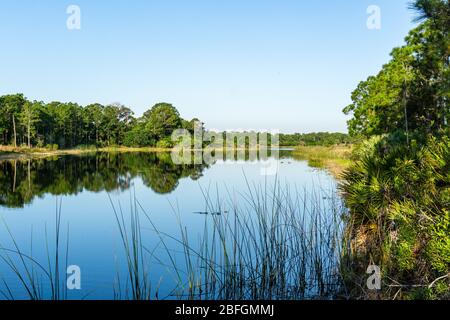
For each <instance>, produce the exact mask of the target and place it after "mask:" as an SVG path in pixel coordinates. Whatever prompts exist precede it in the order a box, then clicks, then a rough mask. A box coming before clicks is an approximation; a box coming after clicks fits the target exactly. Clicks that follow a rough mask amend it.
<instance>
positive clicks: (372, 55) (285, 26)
mask: <svg viewBox="0 0 450 320" xmlns="http://www.w3.org/2000/svg"><path fill="white" fill-rule="evenodd" d="M71 4H76V5H78V6H79V7H80V8H81V14H82V16H81V27H82V28H81V30H79V31H69V30H68V29H67V27H66V20H67V17H68V15H67V14H66V8H67V7H68V6H69V5H71ZM372 4H374V5H378V6H379V7H380V8H381V10H382V11H381V18H382V20H381V21H382V28H381V30H369V29H368V28H367V27H366V21H367V17H368V15H367V13H366V9H367V7H368V6H369V5H372ZM407 4H408V0H369V1H366V0H340V1H339V0H315V1H306V0H221V1H217V0H204V1H199V0H178V1H174V0H164V1H163V0H160V1H149V0H145V1H144V0H142V1H138V0H134V1H133V0H128V1H125V0H111V1H106V0H105V1H100V0H95V1H94V0H73V1H60V0H53V1H51V0H40V1H31V0H28V1H25V0H21V1H18V0H1V4H0V40H1V44H2V45H1V50H0V94H7V93H16V92H23V93H24V94H25V95H26V96H27V97H28V98H29V99H36V100H43V101H45V102H49V101H53V100H59V101H73V102H78V103H80V104H83V105H85V104H88V103H92V102H100V103H103V104H107V103H111V102H121V103H123V104H125V105H127V106H129V107H131V108H132V109H133V110H134V111H135V112H136V114H137V115H141V114H142V113H143V112H144V111H145V110H146V109H148V108H149V107H150V106H152V105H153V104H154V103H156V102H161V101H164V102H170V103H173V104H174V105H175V106H176V107H177V108H178V109H179V111H180V113H181V115H182V116H183V117H185V118H192V117H194V116H196V117H199V118H201V119H202V120H203V121H204V122H206V125H207V127H208V128H216V129H237V128H247V129H249V128H252V129H280V130H282V131H286V132H294V131H295V132H310V131H325V130H326V131H346V123H345V122H346V117H345V116H344V115H342V112H341V110H342V108H343V107H345V106H346V105H347V104H348V103H349V102H350V94H351V91H352V90H353V89H354V88H355V87H356V85H357V84H358V82H359V81H360V80H363V79H365V78H366V77H367V76H369V75H371V74H374V73H376V72H377V71H378V70H379V68H380V67H381V65H382V64H383V63H385V62H387V61H388V58H389V53H390V51H391V49H392V48H393V47H394V46H398V45H401V44H402V43H403V39H404V37H405V36H406V34H407V32H408V30H409V29H411V28H412V27H413V25H412V23H411V19H412V17H413V15H414V13H413V12H411V11H410V10H409V9H408V8H407Z"/></svg>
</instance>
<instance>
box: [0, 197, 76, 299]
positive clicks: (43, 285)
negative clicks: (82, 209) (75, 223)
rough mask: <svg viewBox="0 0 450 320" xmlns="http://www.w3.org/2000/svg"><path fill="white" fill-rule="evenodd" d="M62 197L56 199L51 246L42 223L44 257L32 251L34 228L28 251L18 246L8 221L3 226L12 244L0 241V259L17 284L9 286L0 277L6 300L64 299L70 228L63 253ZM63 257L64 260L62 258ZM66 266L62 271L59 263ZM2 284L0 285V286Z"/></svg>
mask: <svg viewBox="0 0 450 320" xmlns="http://www.w3.org/2000/svg"><path fill="white" fill-rule="evenodd" d="M61 212H62V211H61V201H59V202H58V201H57V204H56V212H55V226H54V228H55V229H54V247H53V248H51V246H50V244H49V234H48V230H47V226H45V230H44V232H45V250H46V256H47V259H46V261H45V262H43V261H39V260H38V259H37V258H35V257H34V255H33V250H34V248H33V245H34V243H33V231H32V232H31V238H30V239H31V240H30V250H29V253H27V252H26V251H25V250H23V249H21V247H20V245H19V243H18V241H17V240H16V238H15V237H14V235H13V233H12V231H11V230H10V228H9V227H8V225H7V224H6V223H5V222H4V221H3V223H4V227H5V229H6V231H7V233H8V235H9V237H10V239H11V243H12V247H11V248H7V247H5V246H3V245H2V244H0V261H3V263H5V265H6V266H7V267H8V269H9V271H10V274H11V275H12V276H13V277H15V278H16V279H17V281H16V282H15V284H16V287H15V288H12V287H11V286H10V284H9V283H8V281H7V280H6V278H3V279H2V280H1V282H2V284H3V286H2V287H3V289H0V295H1V296H3V298H5V299H7V300H15V299H17V298H19V299H29V300H65V299H67V286H66V281H65V279H66V272H65V270H66V269H67V266H68V255H69V245H68V244H69V228H67V239H66V246H65V253H64V251H63V249H64V248H63V247H62V245H63V244H62V242H61ZM63 259H64V260H63ZM64 265H65V268H64V269H63V270H62V271H61V267H62V266H64ZM0 288H1V287H0Z"/></svg>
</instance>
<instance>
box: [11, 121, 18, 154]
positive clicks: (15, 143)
mask: <svg viewBox="0 0 450 320" xmlns="http://www.w3.org/2000/svg"><path fill="white" fill-rule="evenodd" d="M12 121H13V132H14V148H16V147H17V133H16V119H15V117H14V114H13V116H12Z"/></svg>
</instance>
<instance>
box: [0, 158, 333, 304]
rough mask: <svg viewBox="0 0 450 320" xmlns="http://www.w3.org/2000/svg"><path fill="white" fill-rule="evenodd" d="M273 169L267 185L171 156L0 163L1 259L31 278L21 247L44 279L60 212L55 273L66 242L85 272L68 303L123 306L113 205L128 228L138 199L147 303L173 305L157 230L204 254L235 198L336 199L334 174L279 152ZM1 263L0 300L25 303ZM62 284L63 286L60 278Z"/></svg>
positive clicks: (175, 248)
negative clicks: (211, 229)
mask: <svg viewBox="0 0 450 320" xmlns="http://www.w3.org/2000/svg"><path fill="white" fill-rule="evenodd" d="M276 163H277V167H278V170H277V175H275V176H265V175H262V174H261V166H262V163H261V162H260V161H234V160H233V161H223V162H222V161H221V162H217V163H215V164H213V165H209V166H207V165H174V164H173V163H172V161H171V158H170V154H166V153H130V154H112V153H99V154H93V155H83V156H61V157H55V158H50V159H39V160H26V161H12V160H10V161H2V162H0V219H1V220H2V222H1V224H0V246H1V247H2V248H3V249H2V252H0V255H2V257H3V258H5V257H9V259H11V260H10V261H14V263H16V264H17V265H19V267H18V268H19V271H20V272H21V274H22V275H24V274H26V272H27V270H25V269H24V267H23V266H22V265H21V261H20V259H19V258H18V257H17V254H15V253H14V252H12V251H7V250H13V251H14V250H16V251H17V248H20V251H21V252H22V253H23V254H25V253H26V254H27V256H30V257H33V259H34V261H36V262H39V263H40V264H41V265H42V266H43V267H44V268H45V269H47V270H48V269H49V266H50V268H51V269H52V270H53V272H54V268H55V263H54V252H55V233H56V232H55V224H56V216H57V212H58V208H59V206H60V208H61V209H60V210H61V211H60V212H61V230H60V242H61V244H60V251H61V253H60V256H61V257H60V260H61V262H60V264H61V265H62V266H60V267H61V270H62V271H61V272H64V273H65V266H66V242H67V239H68V254H67V257H68V258H67V264H68V265H76V266H79V267H80V270H81V290H71V291H68V293H67V297H68V298H69V299H113V298H115V297H116V298H117V297H122V298H124V297H125V296H126V295H127V293H126V289H120V290H118V289H117V288H118V287H119V286H122V287H123V288H124V287H126V282H127V276H128V268H127V262H126V259H125V256H124V248H123V243H122V240H121V237H120V234H119V227H118V223H117V220H116V216H115V214H114V210H113V206H114V207H115V209H116V212H119V215H120V212H122V214H123V217H124V222H125V224H128V221H129V218H130V211H131V208H133V206H134V205H135V204H136V202H135V201H134V199H136V200H137V201H138V203H139V205H140V206H141V207H142V208H143V210H145V212H146V213H147V214H148V215H149V216H150V217H151V220H152V223H153V224H150V223H148V221H147V220H145V219H142V220H141V224H142V225H141V229H142V237H143V240H142V241H143V242H144V244H145V246H146V248H147V251H148V252H152V255H153V257H150V254H148V256H147V257H146V258H145V260H146V265H151V267H148V270H147V273H148V278H149V282H150V283H151V284H152V295H154V294H155V292H158V298H160V299H162V298H168V299H171V298H176V297H174V296H173V288H174V287H175V284H176V283H177V279H176V275H175V272H173V270H170V268H169V267H168V257H167V254H166V253H165V252H164V250H163V246H162V244H161V239H160V236H159V235H158V234H156V233H155V231H154V230H153V226H157V228H158V230H159V231H160V232H161V233H164V234H167V235H170V236H172V237H174V238H177V239H180V238H181V234H180V233H181V232H180V225H182V226H183V229H182V230H185V231H186V232H187V234H188V235H189V238H190V245H191V246H193V247H196V246H199V245H200V244H199V243H198V242H199V239H200V238H201V237H202V233H203V232H204V228H205V223H206V224H207V223H209V222H208V220H211V219H221V216H224V215H227V214H228V213H229V212H230V211H232V210H233V206H235V205H245V203H239V202H240V201H243V200H242V199H241V198H240V195H242V194H247V193H248V191H249V188H250V189H252V188H261V187H265V188H271V186H273V185H274V184H275V183H278V184H279V185H282V186H286V187H288V188H290V189H291V190H296V191H297V192H300V193H305V194H308V193H309V192H310V193H311V194H313V193H314V194H316V192H317V191H318V190H319V192H320V194H321V196H320V197H321V199H325V198H326V197H327V196H328V195H331V194H334V193H335V190H336V183H335V181H334V179H333V178H332V177H331V176H330V175H328V174H327V173H326V172H324V171H318V170H316V169H313V168H311V167H309V166H308V164H307V162H304V161H300V160H296V159H295V158H294V157H293V156H292V155H291V153H290V151H289V150H283V151H282V152H281V157H280V158H279V159H276ZM316 196H317V195H316ZM206 199H208V201H209V202H211V203H215V204H218V206H219V207H220V208H221V209H220V210H221V212H211V208H210V207H208V206H207V204H206V202H207V201H206ZM213 215H215V217H213ZM8 230H9V231H8ZM14 242H15V243H14ZM169 242H170V241H168V243H169ZM169 246H170V250H172V252H173V253H174V257H175V260H176V261H175V263H176V264H179V265H180V269H182V268H183V264H184V261H183V257H182V255H179V253H180V252H181V251H182V248H181V247H180V246H179V244H177V243H176V242H174V241H172V242H171V243H170V244H169ZM47 247H48V249H47ZM5 249H6V250H5ZM47 250H48V251H47ZM148 252H147V253H148ZM144 255H146V254H144ZM48 257H50V261H48ZM155 257H156V258H155ZM147 260H148V261H147ZM150 260H152V261H150ZM7 261H8V260H1V261H0V278H1V279H0V281H1V282H0V289H1V291H2V293H3V296H1V297H0V298H1V299H5V298H8V297H9V298H11V294H10V293H9V292H11V293H12V296H13V297H14V298H19V299H20V298H28V296H27V293H26V290H25V289H24V286H23V285H22V284H21V283H20V281H19V280H18V277H17V274H15V273H14V272H13V271H12V270H11V266H10V265H8V263H7ZM26 263H27V265H28V267H29V270H32V269H33V270H34V271H32V272H31V273H33V272H34V273H35V275H34V276H33V277H34V278H39V279H41V280H39V281H40V282H41V284H40V285H39V287H40V289H39V290H41V291H42V296H43V297H46V294H48V291H49V289H48V286H49V281H48V280H47V279H46V278H45V277H43V276H42V275H40V274H41V273H42V272H40V269H39V268H38V267H36V266H34V267H33V266H31V265H33V263H31V262H29V261H27V262H26ZM147 263H148V264H147ZM62 279H63V280H62V282H63V281H65V278H64V277H62ZM39 281H38V282H39ZM114 288H115V289H114ZM118 291H121V292H119V293H118ZM115 294H116V296H115Z"/></svg>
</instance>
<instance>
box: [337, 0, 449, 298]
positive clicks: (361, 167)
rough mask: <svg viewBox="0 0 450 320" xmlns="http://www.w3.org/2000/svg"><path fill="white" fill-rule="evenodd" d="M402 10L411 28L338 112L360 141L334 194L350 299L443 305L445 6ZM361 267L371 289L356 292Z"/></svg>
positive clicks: (419, 1) (420, 4) (436, 2)
mask: <svg viewBox="0 0 450 320" xmlns="http://www.w3.org/2000/svg"><path fill="white" fill-rule="evenodd" d="M411 8H412V9H414V10H415V11H416V22H418V24H417V26H416V27H415V28H414V29H412V30H411V31H410V32H409V34H408V35H407V37H406V38H405V44H404V45H403V46H402V47H398V48H394V49H393V50H392V53H391V60H390V61H389V62H387V63H386V64H385V65H383V67H382V68H381V70H380V72H379V73H378V74H376V75H374V76H370V77H368V78H367V80H365V81H362V82H360V83H359V85H358V87H357V88H356V89H355V90H354V92H353V93H352V103H351V104H350V105H349V106H347V107H346V108H345V109H344V113H345V114H347V115H350V116H352V118H351V119H350V120H349V122H348V129H349V133H350V135H351V136H352V137H358V138H359V139H360V140H361V142H360V143H358V144H357V145H355V147H354V148H355V150H354V152H353V153H354V155H353V160H354V161H353V163H352V164H351V166H350V167H349V168H348V170H346V171H345V172H344V175H343V183H342V184H341V187H340V189H341V192H342V195H343V197H344V199H345V204H346V207H347V208H348V210H349V213H350V214H349V220H348V222H347V235H348V236H349V242H348V245H349V246H350V255H349V256H346V257H343V259H344V260H347V272H346V274H347V275H348V283H349V284H353V286H352V288H353V292H352V294H351V296H353V297H355V298H359V299H394V300H395V299H402V300H417V299H419V300H437V299H442V300H448V299H450V175H449V172H450V105H449V97H450V77H449V75H450V59H449V58H450V50H449V48H450V5H449V1H448V0H416V1H414V2H412V3H411ZM368 265H376V266H378V267H379V270H380V272H381V280H382V285H381V288H378V289H379V290H375V291H374V290H372V291H370V290H367V289H365V288H366V285H365V282H366V280H367V279H366V278H364V277H363V276H362V275H364V274H365V272H366V270H367V268H368ZM358 278H359V281H358Z"/></svg>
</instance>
